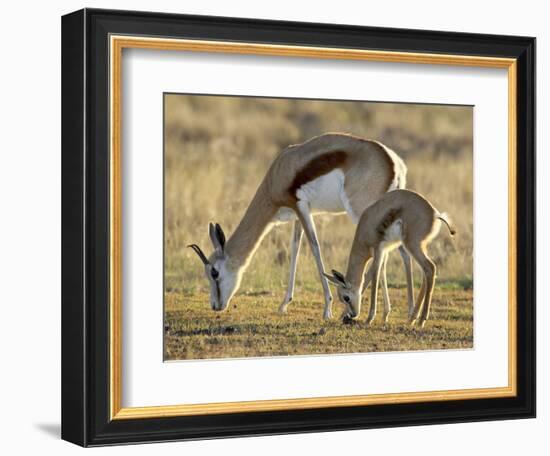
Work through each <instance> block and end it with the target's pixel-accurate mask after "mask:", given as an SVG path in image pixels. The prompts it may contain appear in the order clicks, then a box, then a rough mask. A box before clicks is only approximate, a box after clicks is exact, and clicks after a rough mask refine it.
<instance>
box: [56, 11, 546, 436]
mask: <svg viewBox="0 0 550 456" xmlns="http://www.w3.org/2000/svg"><path fill="white" fill-rule="evenodd" d="M124 49H155V50H162V51H171V52H178V51H184V52H201V53H206V54H209V53H212V54H215V53H224V54H226V53H227V54H243V55H262V56H285V57H289V56H290V57H293V58H298V59H308V58H317V59H327V60H350V61H354V60H366V61H377V62H392V63H403V64H431V65H442V66H446V67H449V68H450V69H451V70H452V68H455V67H483V68H503V69H505V70H506V71H507V78H508V79H507V81H508V97H509V101H508V183H509V194H508V195H503V197H506V198H507V207H508V265H507V266H508V277H509V280H508V291H507V294H508V303H507V304H508V311H509V314H508V347H507V350H508V385H507V386H506V387H495V388H473V389H472V388H468V389H462V390H437V391H426V392H401V393H383V394H374V395H373V394H370V395H365V396H356V395H353V396H346V395H342V396H339V395H336V396H331V397H310V398H304V399H272V400H258V401H244V402H227V403H226V402H216V403H208V404H182V405H170V406H169V405H159V406H145V407H123V406H122V403H121V396H122V391H121V389H122V387H123V382H122V376H123V366H122V362H123V361H122V359H121V358H122V347H121V344H122V340H121V339H122V335H121V331H122V320H123V318H124V315H123V311H122V305H121V299H122V297H121V296H122V288H121V281H122V275H123V272H122V256H121V255H122V254H121V246H122V241H123V240H122V233H123V231H122V224H123V221H122V207H121V205H122V204H123V200H122V196H121V194H122V182H123V180H124V177H123V175H122V165H121V160H122V159H121V153H122V152H121V135H122V133H121V131H122V130H121V122H122V119H121V113H122V111H121V98H120V97H121V93H122V88H121V86H122V84H123V75H122V74H121V58H122V52H123V50H124ZM62 187H63V188H62V190H63V192H62V438H63V439H65V440H67V441H70V442H73V443H75V444H78V445H81V446H100V445H113V444H124V443H141V442H155V441H172V440H186V439H201V438H222V437H234V436H252V435H268V434H284V433H299V432H321V431H336V430H346V429H366V428H378V427H394V426H405V425H421V424H441V423H455V422H467V421H485V420H497V419H516V418H532V417H534V416H535V380H536V376H535V328H536V326H535V296H536V293H535V291H536V289H535V286H536V284H535V275H536V274H535V268H536V264H535V240H536V233H535V218H536V215H535V39H534V38H529V37H516V36H497V35H480V34H467V33H457V32H435V31H423V30H406V29H386V28H374V27H358V26H344V25H330V24H313V23H296V22H282V21H264V20H254V19H237V18H222V17H207V16H189V15H175V14H162V13H144V12H130V11H111V10H97V9H84V10H80V11H77V12H74V13H71V14H68V15H66V16H63V19H62ZM161 361H162V360H161ZM161 361H160V362H161Z"/></svg>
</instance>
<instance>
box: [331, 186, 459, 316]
mask: <svg viewBox="0 0 550 456" xmlns="http://www.w3.org/2000/svg"><path fill="white" fill-rule="evenodd" d="M440 221H443V222H445V224H446V225H447V228H448V229H449V232H450V233H451V236H454V235H455V233H456V230H455V228H454V226H453V225H452V222H451V221H450V219H449V216H448V215H447V214H445V213H440V212H439V211H438V210H437V209H435V208H434V207H433V206H432V205H431V204H430V203H429V202H428V201H427V200H426V199H425V198H424V197H423V196H422V195H420V194H418V193H415V192H412V191H410V190H395V191H393V192H389V193H387V194H385V195H383V196H382V197H381V198H380V199H379V200H378V201H377V202H376V203H374V204H373V205H372V206H369V207H368V208H367V209H366V210H365V212H363V214H362V215H361V218H360V219H359V224H358V225H357V230H356V232H355V237H354V239H353V244H352V246H351V252H350V254H349V259H348V269H347V272H346V275H345V276H344V275H343V274H342V273H340V272H338V271H335V270H334V269H333V270H332V275H328V274H325V276H326V278H327V279H328V280H330V281H331V282H332V283H334V284H336V285H337V286H338V298H339V299H340V301H341V302H342V303H343V304H344V305H345V306H346V307H347V311H348V316H349V318H357V317H358V316H359V313H360V312H361V294H362V292H363V291H364V288H366V286H365V287H364V286H363V282H365V285H368V282H369V281H370V280H371V279H372V284H371V302H370V310H369V315H368V317H367V324H370V323H372V321H373V320H374V317H375V316H376V303H377V294H378V290H377V289H378V280H379V275H380V268H381V265H382V263H383V261H384V258H385V257H386V256H387V255H388V253H389V252H390V251H391V250H393V249H395V248H398V247H405V249H406V250H407V251H408V252H409V253H410V254H411V255H412V256H413V258H414V259H415V260H416V262H417V263H418V265H419V266H420V267H421V268H422V271H423V273H424V275H423V279H422V287H421V289H420V292H419V294H418V298H417V301H416V304H415V307H414V311H413V312H412V314H410V315H409V321H410V323H411V325H414V323H415V321H416V320H418V317H419V313H420V310H421V309H422V315H421V316H420V320H418V323H419V325H420V327H424V324H425V323H426V320H427V319H428V317H429V314H430V304H431V301H432V294H433V289H434V284H435V272H436V267H435V264H434V262H433V261H432V260H431V259H430V257H429V256H428V253H427V247H428V244H429V243H430V241H432V240H433V239H434V238H435V237H436V236H437V234H438V233H439V229H440V227H441V222H440ZM371 258H372V259H373V262H372V265H371V266H370V268H369V271H368V272H367V274H365V268H366V264H367V262H368V261H369V260H370V259H371ZM384 302H385V306H384V316H383V319H384V322H387V320H388V317H389V314H390V311H391V307H390V306H389V305H388V304H389V301H388V302H387V303H386V301H384Z"/></svg>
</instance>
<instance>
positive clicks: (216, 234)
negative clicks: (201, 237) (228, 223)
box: [208, 223, 225, 252]
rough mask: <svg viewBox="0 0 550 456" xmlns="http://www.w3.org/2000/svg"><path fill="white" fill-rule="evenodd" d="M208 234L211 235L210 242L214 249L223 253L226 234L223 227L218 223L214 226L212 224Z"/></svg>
mask: <svg viewBox="0 0 550 456" xmlns="http://www.w3.org/2000/svg"><path fill="white" fill-rule="evenodd" d="M208 233H209V234H210V240H211V241H212V245H213V246H214V249H215V250H216V251H218V252H223V248H224V246H225V234H224V233H223V230H222V227H221V226H220V225H218V224H217V223H216V224H215V225H214V224H213V223H210V224H209V225H208Z"/></svg>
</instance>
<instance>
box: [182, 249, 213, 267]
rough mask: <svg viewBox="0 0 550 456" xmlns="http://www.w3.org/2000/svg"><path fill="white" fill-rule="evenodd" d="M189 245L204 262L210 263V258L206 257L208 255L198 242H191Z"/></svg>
mask: <svg viewBox="0 0 550 456" xmlns="http://www.w3.org/2000/svg"><path fill="white" fill-rule="evenodd" d="M187 247H191V248H192V249H193V250H194V251H195V253H196V254H197V255H198V256H199V258H200V259H201V260H202V262H203V263H204V264H210V261H208V258H206V255H205V254H204V252H203V251H202V250H201V248H200V247H199V246H198V245H197V244H191V245H188V246H187Z"/></svg>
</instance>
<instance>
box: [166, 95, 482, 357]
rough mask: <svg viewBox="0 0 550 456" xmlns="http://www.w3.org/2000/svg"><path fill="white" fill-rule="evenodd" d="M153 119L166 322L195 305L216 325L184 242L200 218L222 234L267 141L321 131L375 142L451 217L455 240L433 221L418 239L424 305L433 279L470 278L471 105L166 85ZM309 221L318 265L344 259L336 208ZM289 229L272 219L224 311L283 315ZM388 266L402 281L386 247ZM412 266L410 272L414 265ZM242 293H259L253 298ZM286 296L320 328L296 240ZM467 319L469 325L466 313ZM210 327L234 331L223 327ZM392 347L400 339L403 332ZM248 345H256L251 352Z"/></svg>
mask: <svg viewBox="0 0 550 456" xmlns="http://www.w3.org/2000/svg"><path fill="white" fill-rule="evenodd" d="M165 122H166V123H165V302H166V305H167V314H166V319H167V322H169V323H168V324H169V325H171V326H172V327H178V325H177V324H176V325H175V326H174V321H173V319H174V315H179V318H180V320H181V321H180V323H179V324H180V325H183V326H182V327H184V326H185V325H187V326H185V327H191V326H189V325H193V324H198V319H199V316H200V315H202V313H201V312H202V311H204V312H205V314H204V318H205V319H206V320H204V321H202V320H201V321H202V323H201V324H203V325H204V324H206V323H207V322H208V321H210V323H211V325H212V327H215V326H216V325H217V324H218V323H216V321H217V320H216V317H217V315H216V314H214V313H212V312H211V311H209V310H208V300H207V299H206V293H207V292H208V289H207V282H206V279H205V278H204V276H203V268H202V266H201V265H200V262H199V260H198V259H197V258H196V256H195V254H194V253H193V252H192V251H190V250H189V249H187V248H186V245H187V244H189V243H192V242H194V243H197V244H199V245H201V246H202V247H203V249H204V250H205V251H206V252H207V253H208V252H210V243H209V240H208V234H207V225H208V222H210V221H215V222H218V223H220V224H221V225H222V227H223V228H224V230H225V232H226V234H228V235H230V233H232V231H233V230H234V228H235V227H236V225H237V223H238V222H239V220H240V217H241V216H242V214H243V213H244V210H245V209H246V207H247V205H248V203H249V202H250V200H251V198H252V196H253V195H254V192H255V190H256V188H257V186H258V184H259V182H260V180H261V179H262V177H263V176H264V174H265V171H266V170H267V168H268V166H269V164H270V163H271V161H272V160H273V158H274V157H275V156H276V155H277V154H278V153H279V151H280V150H281V149H282V148H283V147H285V146H286V145H288V144H293V143H298V142H302V141H304V140H306V139H309V138H310V137H312V136H315V135H318V134H321V133H324V132H327V131H342V132H349V133H353V134H355V135H359V136H364V137H369V138H373V139H377V140H379V141H382V142H383V143H385V144H387V145H388V146H389V147H391V148H392V149H394V150H395V151H396V152H397V153H398V154H399V155H401V156H402V157H403V158H404V160H405V161H406V164H407V166H408V169H409V172H408V188H410V189H414V190H416V191H419V192H420V193H422V194H424V195H425V196H426V197H427V198H428V199H429V200H430V201H431V202H432V203H433V204H434V205H435V206H436V207H437V208H438V209H439V210H441V211H446V212H448V213H449V214H451V216H452V217H453V219H454V221H455V223H456V225H457V228H458V235H457V236H456V237H455V239H454V240H451V239H450V238H449V236H448V234H447V232H446V231H445V230H442V231H441V234H440V235H439V237H438V238H437V239H436V240H435V241H434V242H433V243H432V244H431V246H430V253H431V256H432V257H433V259H434V260H435V262H436V263H437V265H438V282H437V284H436V290H435V294H434V296H435V300H436V301H435V302H434V305H433V308H434V309H436V308H437V304H436V302H437V300H438V299H440V298H441V293H443V290H442V289H443V288H451V289H453V288H454V289H471V288H472V286H473V283H472V277H473V276H472V267H473V265H472V249H473V220H472V203H473V201H472V195H473V185H472V176H473V175H472V171H473V170H472V122H473V118H472V109H471V108H469V107H448V106H427V105H407V104H390V103H357V102H327V101H309V100H276V99H258V98H237V97H211V96H208V97H207V96H185V95H166V97H165ZM316 223H317V228H318V232H319V238H320V240H321V247H322V251H323V255H324V258H325V263H326V266H327V267H328V268H336V269H340V270H345V264H346V259H347V255H348V253H349V247H350V243H351V240H352V237H353V232H354V229H355V227H354V225H353V224H352V223H351V221H350V220H349V219H348V218H347V217H345V216H340V217H319V218H318V219H317V221H316ZM289 240H290V226H289V225H288V226H280V227H277V228H275V229H274V230H273V231H272V232H271V233H270V234H269V235H268V236H267V237H266V238H265V239H264V241H263V243H262V246H261V247H260V249H259V251H258V252H257V253H256V255H255V257H254V258H253V260H252V262H251V265H250V267H249V269H248V271H247V272H246V274H245V276H244V279H243V283H242V286H241V289H240V293H239V294H238V295H237V296H236V297H235V298H234V303H235V304H237V305H238V306H239V310H238V311H233V310H232V311H231V314H230V315H237V314H239V313H240V309H241V308H242V307H246V305H245V303H250V304H251V305H252V303H253V305H254V306H259V307H258V311H259V309H260V308H262V309H263V308H264V307H265V310H266V311H267V309H269V314H266V315H269V318H268V317H267V316H265V317H263V319H262V320H261V323H260V321H258V322H257V323H258V325H263V328H264V329H263V330H262V331H261V333H262V334H265V333H266V332H269V331H278V329H277V328H278V327H277V323H276V322H279V321H284V320H281V318H282V317H278V316H276V315H275V313H274V312H275V310H276V308H277V306H278V304H279V303H280V301H281V300H282V298H283V295H284V290H285V286H286V283H287V275H288V256H289ZM388 275H389V282H390V285H391V286H392V288H400V287H402V286H403V284H404V274H403V268H402V264H401V262H400V259H399V255H397V254H395V255H392V258H391V260H390V263H389V268H388ZM415 276H416V277H417V278H418V277H419V274H418V272H417V273H416V274H415ZM250 293H267V294H266V295H259V296H258V297H257V298H254V299H253V298H250V296H249V295H250ZM390 293H391V294H392V297H393V296H394V295H395V294H398V293H400V291H398V290H393V289H392V290H390ZM247 294H248V295H247ZM467 296H470V298H468V299H466V301H465V304H464V305H465V306H466V307H467V308H465V309H462V310H461V312H462V311H464V312H466V314H468V315H470V316H471V314H472V299H471V290H470V292H469V294H467ZM295 297H296V299H297V300H298V302H300V301H299V300H300V299H305V297H307V300H311V302H312V305H313V302H315V305H314V308H315V309H316V310H317V312H316V313H315V312H313V310H312V313H311V318H314V319H315V320H314V321H313V322H312V324H313V325H316V327H317V329H318V330H319V329H321V328H323V327H325V324H324V323H323V322H322V321H321V317H320V315H321V308H322V304H321V291H320V284H319V281H318V277H317V271H316V269H315V264H314V261H313V258H312V257H311V255H310V253H309V251H308V248H307V247H306V248H304V249H302V254H301V257H300V262H299V265H298V274H297V287H296V293H295ZM308 302H309V301H308ZM171 303H177V306H179V307H178V310H175V309H174V310H173V312H175V313H171V312H172V310H170V309H171V307H170V306H171ZM186 303H187V304H186ZM305 303H306V301H304V305H305ZM186 306H187V307H186ZM434 311H436V310H434ZM300 315H301V314H300V313H296V314H295V313H292V312H291V313H290V314H289V315H288V316H287V317H285V318H287V319H288V320H290V321H289V322H287V324H288V325H290V326H289V327H292V325H293V322H294V320H295V319H300ZM201 318H202V317H201ZM221 318H230V317H226V316H223V317H221ZM231 318H234V317H231ZM308 318H309V317H308ZM451 321H452V320H451ZM468 321H470V323H468V324H469V325H470V326H471V320H468ZM170 322H171V323H170ZM294 323H296V324H297V325H298V322H294ZM332 324H334V325H336V324H337V323H336V322H334V323H330V324H329V326H328V327H327V328H330V327H332V326H330V325H332ZM429 324H430V323H429ZM442 324H444V320H442ZM279 329H280V328H279ZM347 329H349V328H347ZM327 331H328V329H327ZM351 331H355V329H353V330H351ZM170 334H172V333H171V332H170V331H168V333H167V338H166V342H167V344H166V355H167V357H169V358H175V357H176V358H177V357H181V358H189V357H191V358H196V357H203V356H204V357H223V356H251V355H253V354H254V353H249V354H248V355H245V354H242V353H245V352H246V350H245V348H244V347H243V348H242V350H245V351H244V352H242V353H241V354H240V355H236V354H230V355H224V353H225V350H226V349H227V347H226V346H225V345H224V344H218V345H216V344H212V347H210V349H209V350H206V351H202V350H198V349H196V347H195V344H194V343H192V341H195V340H198V341H200V340H202V339H204V340H207V338H208V337H210V336H207V335H206V333H199V334H197V335H196V337H188V338H187V339H185V338H184V339H181V338H179V339H178V338H177V337H176V336H171V335H170ZM255 334H260V333H255ZM405 334H409V333H405ZM470 334H471V328H470ZM216 337H221V338H222V339H223V338H224V337H227V338H228V340H240V339H239V338H238V337H235V335H229V334H221V335H219V336H216ZM373 337H374V336H373ZM376 337H378V336H376ZM411 337H412V336H411ZM454 337H455V335H454V333H453V331H451V330H450V329H449V333H448V340H447V341H446V342H445V343H446V344H451V345H452V346H456V344H455V342H454ZM229 338H231V339H229ZM256 339H257V340H260V339H261V337H260V336H257V337H256ZM293 340H294V339H292V338H291V339H283V340H282V341H281V344H282V345H281V346H280V347H272V348H271V349H270V350H271V352H270V353H272V354H273V353H275V354H276V353H291V352H292V350H294V349H296V348H292V347H291V346H290V345H292V344H294V342H293ZM308 340H309V339H308ZM427 340H428V341H429V340H431V339H427ZM457 340H458V339H457ZM177 341H179V342H177ZM182 341H187V342H186V343H187V344H191V345H189V346H188V347H187V349H186V350H183V349H182V348H181V347H179V345H178V344H181V343H183V342H182ZM285 341H286V342H285ZM317 342H318V340H317V338H311V340H310V343H307V344H305V345H304V344H303V343H302V344H301V345H300V347H301V348H300V350H301V353H318V352H320V351H321V352H325V350H326V349H327V348H326V345H324V344H321V345H319V344H318V343H317ZM470 342H471V341H470ZM204 343H206V342H204ZM365 343H366V342H365ZM373 343H374V341H373ZM172 344H175V345H173V346H172ZM426 344H427V345H426ZM287 345H288V346H287ZM451 345H448V346H451ZM403 347H408V345H407V344H406V343H405V342H403ZM442 347H443V345H441V344H438V343H435V342H423V345H419V346H418V349H421V348H442ZM350 349H351V348H350ZM391 349H392V350H393V349H394V348H391ZM397 349H399V348H397ZM401 349H408V348H401ZM365 350H366V351H369V349H368V347H364V349H359V350H358V351H365ZM170 353H172V354H170ZM174 353H176V354H174ZM186 353H187V354H186ZM260 354H261V350H260V349H259V348H258V353H256V355H260Z"/></svg>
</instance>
